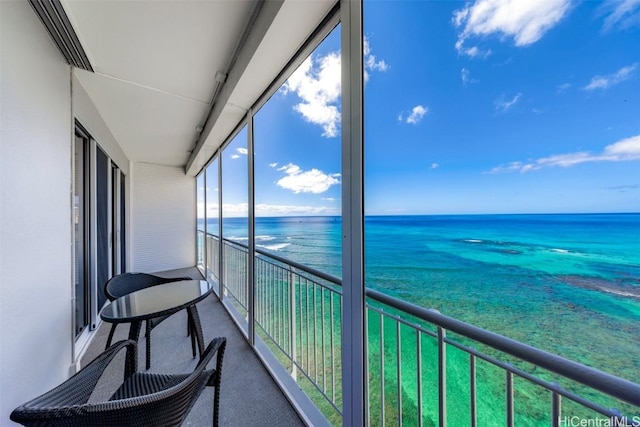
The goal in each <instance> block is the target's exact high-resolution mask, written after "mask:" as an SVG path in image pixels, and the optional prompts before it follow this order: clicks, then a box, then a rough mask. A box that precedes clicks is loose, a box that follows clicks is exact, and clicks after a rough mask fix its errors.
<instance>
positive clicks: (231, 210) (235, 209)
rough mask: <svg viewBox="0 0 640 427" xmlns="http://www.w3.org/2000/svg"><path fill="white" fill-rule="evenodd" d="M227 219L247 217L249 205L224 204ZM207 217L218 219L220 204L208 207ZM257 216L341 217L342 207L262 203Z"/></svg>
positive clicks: (199, 205)
mask: <svg viewBox="0 0 640 427" xmlns="http://www.w3.org/2000/svg"><path fill="white" fill-rule="evenodd" d="M204 207H205V206H204V204H203V203H198V212H200V209H202V208H204ZM222 209H223V213H224V216H225V217H247V216H248V214H249V204H248V203H224V204H223V205H222ZM206 211H207V213H206V215H207V217H209V218H217V217H218V204H217V203H209V204H207V205H206ZM255 214H256V216H287V215H340V207H336V206H301V205H269V204H266V203H260V204H257V205H256V206H255Z"/></svg>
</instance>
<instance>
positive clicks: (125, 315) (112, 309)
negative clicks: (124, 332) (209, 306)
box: [100, 280, 213, 323]
mask: <svg viewBox="0 0 640 427" xmlns="http://www.w3.org/2000/svg"><path fill="white" fill-rule="evenodd" d="M212 291H213V288H212V287H211V284H210V283H209V282H207V281H206V280H181V281H178V282H169V283H165V284H162V285H156V286H152V287H150V288H145V289H141V290H139V291H136V292H132V293H130V294H128V295H125V296H122V297H120V298H118V299H115V300H113V301H111V302H110V303H109V304H107V305H106V306H105V307H104V309H103V310H102V313H100V317H101V318H102V320H104V321H106V322H110V323H123V322H131V321H134V320H146V319H151V318H154V317H161V316H167V315H169V314H172V313H176V312H178V311H180V310H182V309H183V308H186V307H188V306H190V305H193V304H195V303H197V302H198V301H201V300H203V299H204V298H206V297H207V295H209V294H210V293H211V292H212Z"/></svg>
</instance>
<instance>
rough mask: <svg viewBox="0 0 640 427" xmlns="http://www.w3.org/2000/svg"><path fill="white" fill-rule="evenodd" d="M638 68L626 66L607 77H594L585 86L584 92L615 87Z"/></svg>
mask: <svg viewBox="0 0 640 427" xmlns="http://www.w3.org/2000/svg"><path fill="white" fill-rule="evenodd" d="M636 68H638V64H637V63H636V64H632V65H628V66H626V67H622V68H620V69H619V70H618V71H616V72H615V73H613V74H609V75H607V76H595V77H593V78H592V79H591V82H589V84H588V85H586V86H585V87H584V88H583V89H584V90H595V89H607V88H608V87H611V86H613V85H617V84H618V83H622V82H623V81H625V80H628V79H629V78H630V77H631V76H632V75H633V73H634V71H635V70H636Z"/></svg>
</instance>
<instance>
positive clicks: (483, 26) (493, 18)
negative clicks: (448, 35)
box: [452, 0, 570, 58]
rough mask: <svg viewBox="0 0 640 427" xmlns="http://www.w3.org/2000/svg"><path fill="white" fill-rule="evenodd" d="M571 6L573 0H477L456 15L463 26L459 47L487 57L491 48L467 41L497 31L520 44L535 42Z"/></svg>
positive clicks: (454, 18)
mask: <svg viewBox="0 0 640 427" xmlns="http://www.w3.org/2000/svg"><path fill="white" fill-rule="evenodd" d="M569 6H570V0H538V1H533V0H476V1H475V2H474V3H473V4H470V3H469V4H467V5H466V6H465V7H464V8H462V9H458V10H456V11H455V12H454V14H453V20H452V21H453V24H454V25H455V26H456V27H457V28H459V29H460V32H459V34H458V40H457V41H456V45H455V46H456V49H457V50H458V52H459V53H460V54H465V55H467V56H470V57H472V58H473V57H477V56H481V55H484V56H485V57H486V56H487V55H488V54H489V53H490V51H488V50H487V51H483V50H481V49H480V48H478V47H477V46H472V47H467V46H466V44H467V42H468V40H469V39H471V38H483V37H486V36H490V35H494V34H497V35H500V36H503V37H504V36H506V37H511V38H513V40H514V42H515V45H516V46H526V45H529V44H532V43H535V42H536V41H538V40H540V38H541V37H542V36H543V35H544V33H546V32H547V31H548V30H549V29H551V28H552V27H554V26H555V25H556V24H558V23H559V22H560V21H561V20H562V18H563V17H564V16H565V14H566V13H567V11H568V9H569Z"/></svg>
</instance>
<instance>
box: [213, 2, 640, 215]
mask: <svg viewBox="0 0 640 427" xmlns="http://www.w3.org/2000/svg"><path fill="white" fill-rule="evenodd" d="M364 17H365V29H364V32H365V58H364V61H365V70H366V83H365V175H366V177H365V205H366V213H367V214H381V215H385V214H387V215H388V214H457V213H553V212H640V0H616V1H604V2H593V1H583V2H571V1H567V0H553V1H551V0H543V1H535V2H534V1H517V0H511V1H508V0H478V1H472V2H457V1H438V2H432V1H411V2H410V1H396V2H391V1H366V2H365V5H364ZM339 51H340V34H339V27H338V29H336V30H334V32H332V33H331V34H330V35H329V37H327V39H325V41H324V42H323V43H322V44H321V45H320V46H319V47H318V48H317V49H316V51H315V52H314V53H313V54H312V55H311V57H310V58H308V59H307V60H306V61H305V62H304V63H303V64H302V65H301V66H300V68H299V69H298V70H297V71H296V72H295V73H294V74H293V75H292V76H291V77H290V78H289V80H288V81H287V83H285V85H284V86H283V87H282V88H281V89H280V90H279V91H278V92H277V93H276V94H274V95H273V96H272V98H271V99H270V100H269V101H268V102H267V104H265V106H264V107H262V109H261V110H260V111H258V112H257V114H256V116H255V122H254V123H255V125H254V126H255V128H254V132H255V167H256V204H257V208H256V214H257V215H259V216H280V215H339V214H340V197H341V188H340V184H341V179H342V176H341V174H340V172H341V170H340V169H341V160H340V152H341V148H340V144H341V140H340V113H341V112H340V55H339ZM244 138H246V136H242V138H239V139H242V140H241V141H240V140H239V141H238V142H237V143H236V141H234V144H235V145H232V146H230V147H229V148H228V149H226V150H225V152H224V153H223V157H222V159H223V160H222V162H223V165H224V166H223V170H224V171H225V174H229V176H234V172H235V171H237V172H241V171H242V170H244V171H245V173H246V143H245V142H244ZM243 167H244V169H242V168H243ZM225 168H226V169H225ZM235 176H238V175H235ZM240 181H242V180H240ZM223 194H225V200H224V201H223V203H224V205H225V206H226V208H225V212H227V213H226V214H225V215H227V214H228V215H233V213H234V212H235V213H238V214H242V212H243V209H245V210H246V201H247V198H246V181H244V182H238V181H237V180H236V181H235V182H231V183H229V182H226V183H225V187H224V192H223Z"/></svg>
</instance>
